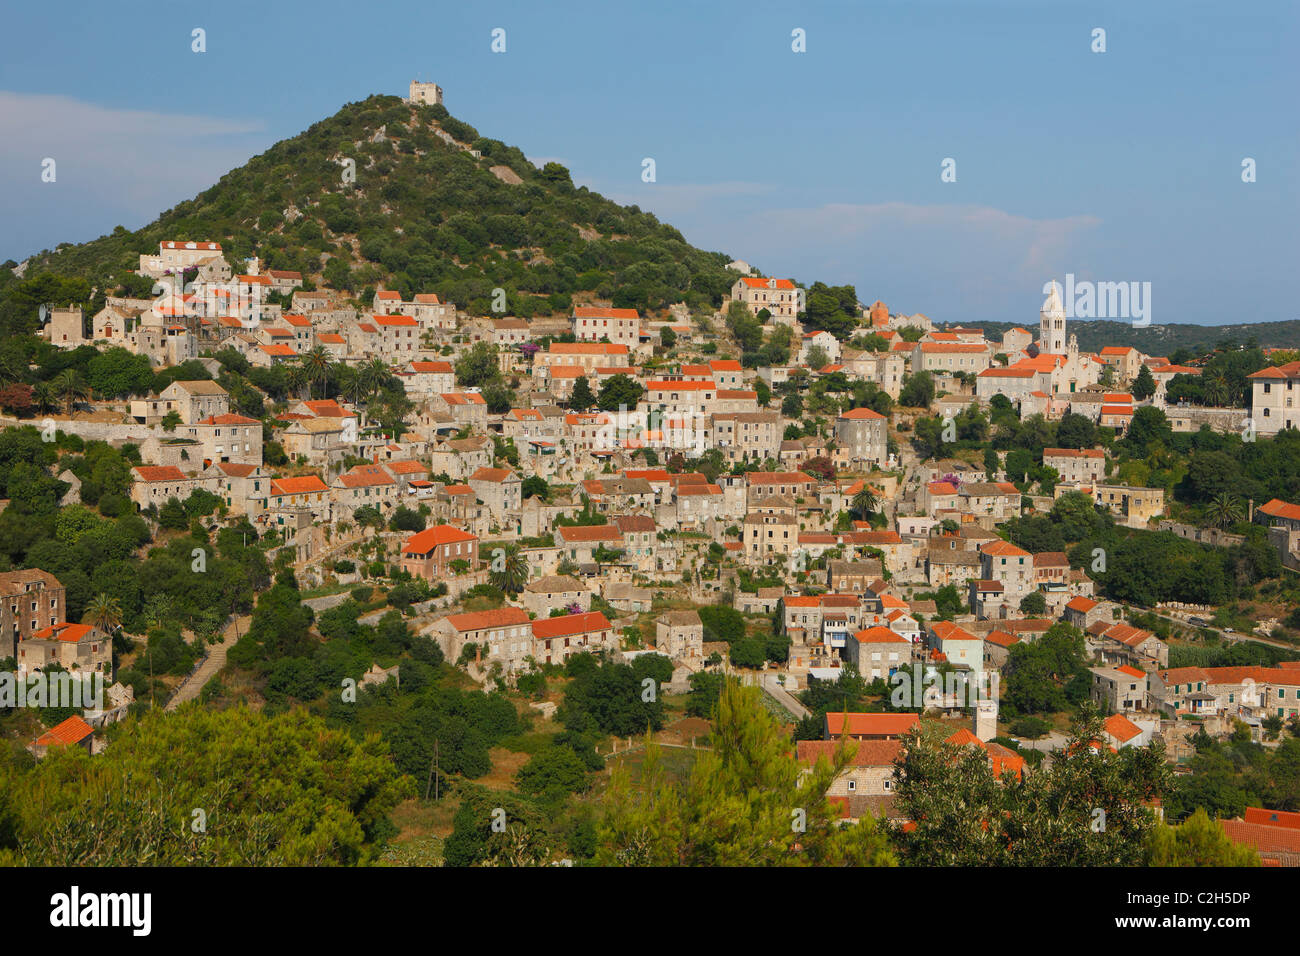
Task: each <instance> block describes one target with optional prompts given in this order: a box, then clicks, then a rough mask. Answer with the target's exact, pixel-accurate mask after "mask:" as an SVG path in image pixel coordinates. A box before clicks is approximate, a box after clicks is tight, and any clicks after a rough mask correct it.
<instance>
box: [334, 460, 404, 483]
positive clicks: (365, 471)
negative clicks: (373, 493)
mask: <svg viewBox="0 0 1300 956" xmlns="http://www.w3.org/2000/svg"><path fill="white" fill-rule="evenodd" d="M338 480H339V484H341V485H342V486H343V487H344V488H373V487H375V486H376V485H395V484H397V482H396V480H395V479H394V478H393V476H392V475H390V474H389V473H388V472H386V471H385V470H384V469H383V468H382V467H380V466H379V465H357V466H356V467H355V468H353V469H351V470H350V471H345V472H344V473H343V474H341V475H339V478H338Z"/></svg>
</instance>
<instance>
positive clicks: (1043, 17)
mask: <svg viewBox="0 0 1300 956" xmlns="http://www.w3.org/2000/svg"><path fill="white" fill-rule="evenodd" d="M1296 11H1297V7H1296V5H1294V4H1292V3H1290V2H1277V3H1240V4H1227V3H1222V4H1205V3H1196V2H1190V3H1189V2H1179V3H1163V2H1143V3H1141V4H1132V3H1128V2H1122V3H1102V2H1090V3H1067V2H1054V0H1015V2H1011V0H1005V2H997V0H992V2H975V0H957V2H942V3H941V2H925V0H897V2H891V0H869V2H867V0H859V2H846V3H764V2H761V0H760V2H746V3H676V2H671V0H669V2H661V0H655V2H645V3H627V2H617V0H605V2H582V3H573V2H568V0H565V2H557V3H550V4H537V3H535V2H533V3H492V2H477V0H476V2H474V3H460V4H448V3H443V2H430V0H425V2H405V0H403V2H384V0H374V2H369V3H359V2H340V0H324V2H317V3H311V4H307V3H296V2H286V0H276V2H273V3H268V2H265V0H263V2H261V3H256V4H253V3H243V2H239V0H227V2H222V3H219V4H205V3H197V2H191V0H168V2H165V3H157V2H146V0H128V2H125V3H119V4H105V5H94V6H91V5H83V4H81V3H63V2H47V3H45V4H43V5H42V4H23V5H13V4H11V5H9V6H8V8H7V9H6V10H5V11H4V13H3V19H0V23H2V24H3V28H2V29H0V260H3V259H6V258H14V259H18V260H21V259H22V258H23V257H24V256H25V255H27V254H30V253H31V252H34V251H37V250H39V249H42V248H45V247H49V246H53V245H55V244H56V243H58V242H63V241H73V242H77V241H83V240H86V239H91V238H94V237H96V236H98V235H101V234H103V233H105V232H108V231H110V230H111V229H112V228H113V227H114V226H115V225H117V224H119V223H120V224H122V225H125V226H127V227H128V228H137V227H139V226H141V225H143V224H144V223H146V222H148V221H150V220H151V219H153V218H154V217H155V216H156V215H157V214H158V213H159V212H161V211H162V210H163V209H166V208H168V207H169V206H171V205H173V204H175V203H176V202H178V201H180V200H182V199H186V198H189V197H191V196H193V195H194V194H195V193H197V192H199V191H200V190H202V189H204V188H206V187H207V186H209V185H211V183H212V182H214V181H215V180H216V179H217V178H218V177H219V176H220V175H221V174H222V173H223V172H225V171H226V170H227V169H229V168H231V167H233V166H236V165H239V164H241V163H242V162H244V161H245V160H246V159H248V158H249V157H250V156H252V155H255V154H256V153H259V152H261V151H262V150H264V149H265V148H267V147H268V146H269V145H271V144H272V143H274V142H275V141H277V140H279V139H282V138H284V137H286V136H291V135H293V134H295V133H297V132H299V131H301V130H302V129H304V128H306V127H307V126H309V125H310V124H311V123H313V122H315V121H316V120H318V119H320V118H322V117H325V116H327V115H329V114H331V113H333V112H334V111H336V110H337V109H338V108H339V107H340V106H341V105H342V104H343V103H345V102H349V101H354V100H358V99H362V98H364V97H365V96H367V95H369V94H370V93H381V92H382V93H393V94H403V93H405V90H406V87H407V84H408V83H409V81H410V80H411V79H414V78H417V77H419V78H421V79H426V80H434V81H436V82H438V83H439V84H440V85H441V86H442V87H443V90H444V93H445V97H446V101H447V106H448V108H449V109H450V110H451V112H452V113H453V114H454V115H455V116H457V117H458V118H460V119H463V120H466V121H467V122H470V123H472V124H473V125H474V126H476V127H477V128H478V129H479V130H480V132H482V133H483V134H484V135H488V136H492V137H495V138H498V139H503V140H505V141H506V142H508V143H511V144H513V145H517V146H519V147H521V148H522V149H523V150H524V152H525V153H526V154H527V155H528V156H529V157H531V158H533V159H535V160H537V161H544V160H548V159H556V160H559V161H561V162H563V163H564V164H565V165H567V166H568V167H569V168H570V169H571V170H572V172H573V175H574V179H575V180H576V181H577V182H579V183H581V184H585V185H588V186H590V187H591V188H593V189H596V190H598V191H600V192H602V193H604V194H606V195H608V196H610V197H611V198H614V199H617V200H619V201H622V202H628V203H637V204H638V205H640V206H641V207H642V208H645V209H648V210H650V211H652V212H654V213H656V214H657V215H659V216H660V218H662V219H664V220H665V221H667V222H671V223H672V224H674V225H675V226H677V227H678V228H680V229H681V230H682V232H683V233H684V234H685V236H686V237H687V239H688V240H690V241H691V242H693V243H695V244H696V245H698V246H701V247H704V248H708V249H718V250H722V251H725V252H727V253H729V254H731V255H734V256H737V257H740V258H743V259H745V260H746V261H748V262H751V263H753V264H755V265H757V266H760V267H761V268H763V269H764V270H766V271H768V272H771V273H775V274H777V275H781V276H790V277H794V278H798V279H801V280H804V281H813V280H815V279H821V280H823V281H827V282H831V283H852V284H854V285H855V286H856V287H857V289H858V293H859V296H860V297H861V298H862V299H863V300H864V301H868V302H869V301H872V300H874V299H876V298H880V299H883V300H884V301H885V302H887V303H889V305H890V306H891V308H893V309H894V310H895V311H901V312H909V313H910V312H917V311H920V312H924V313H926V314H927V315H929V316H930V317H931V318H933V319H935V320H937V321H955V322H977V321H1014V322H1021V323H1028V322H1033V321H1036V316H1037V310H1038V307H1039V305H1040V304H1041V302H1042V286H1043V284H1044V283H1045V282H1046V281H1047V280H1048V279H1049V278H1051V277H1053V276H1055V277H1056V278H1058V279H1059V278H1062V277H1063V276H1064V274H1065V273H1067V272H1069V273H1073V274H1074V275H1075V277H1076V279H1094V280H1098V281H1144V282H1151V284H1152V321H1153V322H1154V323H1155V324H1162V323H1166V322H1194V323H1202V324H1217V323H1228V322H1232V323H1235V322H1260V321H1275V320H1281V319H1293V318H1300V310H1298V309H1297V308H1296V306H1295V305H1294V302H1293V298H1292V296H1290V295H1289V294H1288V293H1289V288H1288V286H1289V280H1290V277H1291V275H1292V274H1293V273H1294V272H1295V263H1296V258H1297V252H1298V251H1300V239H1298V233H1297V221H1300V220H1298V217H1297V213H1300V201H1298V199H1300V190H1298V189H1297V185H1296V174H1297V160H1298V159H1300V137H1297V128H1296V117H1297V111H1296V108H1295V94H1296V91H1297V89H1300V83H1297V80H1298V79H1300V76H1298V73H1300V67H1297V60H1296V58H1295V57H1294V56H1289V55H1288V54H1289V53H1290V52H1291V51H1292V50H1293V49H1294V48H1295V45H1296V41H1297V39H1298V34H1300V31H1298V30H1297V26H1300V23H1298V22H1297V21H1298V20H1300V16H1298V15H1297V12H1296ZM196 27H201V28H203V29H204V30H206V32H207V52H205V53H202V54H197V53H193V52H191V31H192V30H193V29H194V28H196ZM496 27H500V28H503V29H504V30H505V31H506V52H505V53H503V54H497V53H493V52H492V51H491V48H490V44H491V31H492V30H493V29H494V28H496ZM1098 27H1100V28H1102V29H1104V30H1105V31H1106V46H1107V51H1106V52H1105V53H1093V52H1092V51H1091V49H1090V46H1091V43H1092V31H1093V29H1094V28H1098ZM795 28H800V29H802V30H804V31H805V33H806V45H807V52H805V53H794V52H792V50H791V31H792V30H794V29H795ZM45 157H51V158H54V159H55V160H56V162H57V164H58V165H57V174H58V176H57V181H56V182H55V183H42V182H41V180H40V172H41V161H42V159H44V158H45ZM646 157H652V158H653V159H654V160H655V163H656V174H657V176H656V182H654V183H643V182H642V181H641V168H642V166H641V164H642V160H643V159H644V158H646ZM949 157H951V158H952V159H954V160H955V161H956V172H957V181H956V182H952V183H944V182H941V181H940V164H941V162H942V161H943V160H944V159H945V158H949ZM1245 157H1251V158H1253V159H1254V160H1255V161H1256V163H1257V181H1256V182H1254V183H1250V184H1246V183H1243V182H1242V181H1241V162H1242V160H1243V158H1245ZM177 238H196V239H197V238H205V237H201V236H193V237H177Z"/></svg>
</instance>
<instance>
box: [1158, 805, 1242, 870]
mask: <svg viewBox="0 0 1300 956" xmlns="http://www.w3.org/2000/svg"><path fill="white" fill-rule="evenodd" d="M1146 850H1147V858H1146V861H1145V865H1146V866H1259V865H1260V863H1259V854H1258V853H1256V852H1255V850H1254V848H1253V847H1250V846H1248V845H1246V844H1243V843H1234V842H1233V841H1232V840H1230V839H1228V835H1227V834H1226V833H1224V832H1223V824H1221V823H1220V822H1219V821H1217V820H1211V819H1210V816H1209V814H1208V813H1206V812H1205V809H1204V808H1203V807H1198V808H1197V810H1196V812H1195V813H1193V814H1192V815H1191V816H1190V817H1188V818H1187V819H1186V820H1184V821H1183V823H1182V824H1181V825H1180V826H1176V827H1171V826H1168V825H1166V824H1163V823H1162V824H1160V825H1159V826H1157V827H1155V828H1153V829H1152V830H1151V833H1150V836H1149V837H1148V840H1147V848H1146Z"/></svg>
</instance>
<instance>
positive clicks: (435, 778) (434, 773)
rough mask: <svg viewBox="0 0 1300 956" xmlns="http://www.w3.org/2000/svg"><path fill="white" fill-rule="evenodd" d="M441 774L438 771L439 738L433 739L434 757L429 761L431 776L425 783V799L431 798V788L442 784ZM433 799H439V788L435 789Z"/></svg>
mask: <svg viewBox="0 0 1300 956" xmlns="http://www.w3.org/2000/svg"><path fill="white" fill-rule="evenodd" d="M440 776H441V775H440V774H439V773H438V738H436V737H435V738H434V739H433V759H432V760H431V761H429V778H428V780H427V781H425V784H424V799H426V800H428V799H429V788H430V787H435V788H436V787H437V785H438V784H441V782H442V781H441V780H440V779H439V778H440ZM433 799H434V800H437V799H438V790H437V789H435V790H434V794H433Z"/></svg>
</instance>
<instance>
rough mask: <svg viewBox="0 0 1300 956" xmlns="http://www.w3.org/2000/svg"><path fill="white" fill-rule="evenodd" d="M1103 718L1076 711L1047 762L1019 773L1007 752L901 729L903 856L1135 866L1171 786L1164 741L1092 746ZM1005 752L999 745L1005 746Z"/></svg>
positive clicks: (921, 862)
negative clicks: (993, 753)
mask: <svg viewBox="0 0 1300 956" xmlns="http://www.w3.org/2000/svg"><path fill="white" fill-rule="evenodd" d="M1101 739H1103V736H1102V726H1101V720H1100V718H1099V717H1098V716H1097V714H1096V713H1095V711H1092V710H1090V709H1088V708H1082V709H1081V710H1080V711H1079V713H1078V715H1077V716H1076V718H1075V721H1074V723H1073V727H1072V731H1071V734H1070V736H1069V738H1068V739H1067V741H1066V745H1065V747H1064V748H1063V749H1062V750H1061V751H1058V752H1057V753H1056V754H1055V756H1054V759H1053V760H1052V762H1051V764H1050V765H1047V764H1045V765H1044V766H1041V767H1039V768H1038V769H1037V770H1035V771H1034V772H1033V773H1030V774H1024V775H1023V776H1021V775H1019V774H1017V772H1016V771H1015V770H1014V769H1012V768H1011V767H1010V766H1008V762H1007V759H1006V756H1005V755H1004V757H1003V759H1002V762H1001V763H1000V764H999V767H1000V772H995V770H994V768H993V766H992V761H991V760H990V753H989V752H988V750H986V749H985V748H983V747H980V746H976V745H974V744H968V745H964V746H961V745H957V744H954V743H947V742H944V741H943V739H942V738H941V737H934V736H928V735H926V734H924V733H911V734H908V735H906V736H905V737H904V741H903V752H902V755H901V757H900V760H899V766H898V785H897V787H896V807H895V808H896V810H897V811H898V813H899V814H900V815H902V816H905V817H906V818H907V819H908V820H911V821H912V822H913V824H914V825H913V826H912V827H911V828H909V829H908V830H906V831H904V832H901V833H899V834H898V840H897V843H898V845H899V848H900V852H901V855H902V857H903V860H904V861H905V862H906V863H908V864H911V865H917V866H1136V865H1138V864H1140V863H1141V862H1142V860H1143V858H1144V856H1145V849H1144V847H1145V839H1146V835H1147V834H1148V833H1149V832H1150V831H1151V830H1152V829H1153V828H1154V827H1155V826H1156V824H1157V822H1158V821H1157V817H1156V814H1155V812H1154V810H1153V809H1152V805H1153V804H1154V803H1155V801H1157V800H1159V799H1161V798H1162V797H1163V796H1164V795H1165V794H1166V793H1167V792H1168V791H1169V789H1170V787H1171V773H1170V771H1169V769H1168V768H1167V767H1166V765H1165V762H1164V748H1163V746H1161V745H1160V744H1154V745H1152V746H1151V747H1149V748H1148V747H1141V748H1139V747H1127V748H1125V749H1123V750H1121V751H1119V752H1118V753H1116V752H1114V751H1113V750H1112V749H1111V748H1110V747H1107V746H1094V744H1093V741H1098V740H1101ZM989 746H990V747H992V746H994V745H989ZM1004 754H1005V748H1004Z"/></svg>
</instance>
